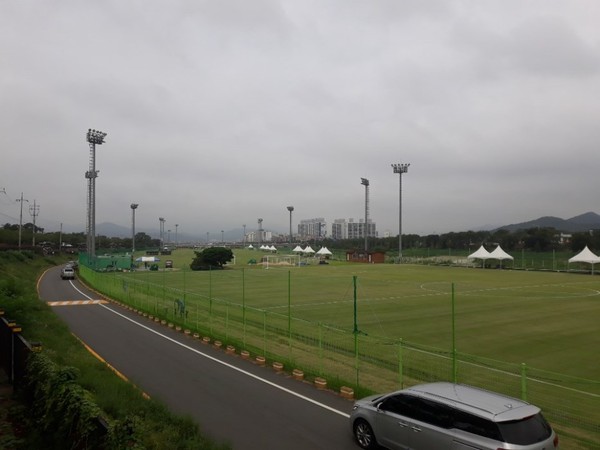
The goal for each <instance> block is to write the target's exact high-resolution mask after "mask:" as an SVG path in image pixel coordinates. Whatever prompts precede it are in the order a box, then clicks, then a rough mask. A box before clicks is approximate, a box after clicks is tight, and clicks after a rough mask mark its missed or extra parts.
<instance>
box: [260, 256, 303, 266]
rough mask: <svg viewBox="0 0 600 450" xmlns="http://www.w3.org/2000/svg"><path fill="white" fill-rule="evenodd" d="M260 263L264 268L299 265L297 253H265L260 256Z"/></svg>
mask: <svg viewBox="0 0 600 450" xmlns="http://www.w3.org/2000/svg"><path fill="white" fill-rule="evenodd" d="M262 265H263V267H264V268H265V269H268V268H269V267H285V266H299V265H300V256H299V255H265V256H263V257H262Z"/></svg>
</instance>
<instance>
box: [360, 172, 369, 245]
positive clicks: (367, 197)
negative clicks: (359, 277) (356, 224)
mask: <svg viewBox="0 0 600 450" xmlns="http://www.w3.org/2000/svg"><path fill="white" fill-rule="evenodd" d="M360 184H362V185H363V186H364V187H365V252H368V251H369V241H368V236H369V232H368V230H369V180H367V179H366V178H361V179H360Z"/></svg>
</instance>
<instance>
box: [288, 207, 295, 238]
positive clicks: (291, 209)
mask: <svg viewBox="0 0 600 450" xmlns="http://www.w3.org/2000/svg"><path fill="white" fill-rule="evenodd" d="M287 210H288V211H289V212H290V248H291V247H292V211H293V210H294V207H293V206H288V207H287Z"/></svg>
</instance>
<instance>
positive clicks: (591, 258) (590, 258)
mask: <svg viewBox="0 0 600 450" xmlns="http://www.w3.org/2000/svg"><path fill="white" fill-rule="evenodd" d="M572 262H583V263H588V264H591V265H592V275H593V274H594V264H597V263H600V258H599V257H598V256H596V255H595V254H594V252H592V251H591V250H590V249H589V248H588V247H587V245H586V246H585V248H584V249H583V250H581V251H580V252H579V253H577V254H576V255H575V256H573V257H572V258H569V264H570V263H572Z"/></svg>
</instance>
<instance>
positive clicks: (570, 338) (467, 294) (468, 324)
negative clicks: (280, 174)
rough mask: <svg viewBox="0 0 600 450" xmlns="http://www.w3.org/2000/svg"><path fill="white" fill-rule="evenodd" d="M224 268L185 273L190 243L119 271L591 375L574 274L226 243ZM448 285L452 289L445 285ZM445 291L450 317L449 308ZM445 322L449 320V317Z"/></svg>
mask: <svg viewBox="0 0 600 450" xmlns="http://www.w3.org/2000/svg"><path fill="white" fill-rule="evenodd" d="M235 255H236V259H235V264H232V265H229V266H228V268H227V269H226V270H215V271H211V272H193V271H190V270H189V263H190V262H191V260H192V257H193V252H192V251H191V250H183V249H181V250H177V251H176V252H174V254H173V255H172V256H170V257H164V258H165V259H166V258H170V259H172V260H173V261H174V263H175V269H174V270H173V271H169V270H167V271H163V270H161V271H159V272H149V271H138V272H136V273H134V274H129V275H126V274H124V275H122V276H125V277H131V276H133V277H135V278H137V279H138V280H139V279H143V280H148V282H151V283H153V284H155V285H157V286H160V285H163V286H166V287H169V288H177V289H182V290H185V292H193V293H195V294H197V295H194V296H191V295H188V296H186V302H187V307H188V308H193V302H195V301H199V302H204V301H206V299H208V298H210V297H212V298H214V299H219V300H221V301H226V302H229V303H232V304H235V305H242V304H243V305H244V306H245V307H246V308H249V309H250V308H257V309H260V310H266V311H269V312H279V313H281V314H282V315H287V314H288V308H289V311H291V315H292V317H294V318H295V319H302V320H306V321H310V322H319V323H324V324H327V325H331V326H333V327H336V328H341V329H344V330H349V331H351V330H352V329H353V325H354V319H355V315H354V298H355V296H354V287H355V284H354V277H356V299H357V300H356V306H357V310H356V320H357V324H358V327H359V329H360V330H361V332H364V333H366V334H368V335H369V336H377V337H381V338H384V339H389V340H391V341H395V340H398V339H400V338H401V339H403V340H404V341H405V342H410V343H415V344H419V345H425V346H430V347H435V348H440V349H443V350H448V351H450V350H451V349H452V342H453V323H454V330H455V333H454V337H455V342H456V348H457V350H458V351H459V352H460V353H467V354H472V355H476V356H480V357H485V358H490V359H493V360H498V361H504V362H509V363H515V364H520V363H526V364H527V365H528V366H531V367H535V368H537V369H542V370H547V371H552V372H557V373H561V374H565V375H571V376H576V377H581V378H587V379H591V380H597V379H599V378H600V358H598V357H597V352H596V351H595V350H594V349H597V348H600V333H599V332H598V331H599V325H598V324H600V278H598V277H597V276H591V275H589V274H588V275H584V274H570V273H558V272H534V271H515V270H495V269H475V268H461V267H438V266H422V265H393V264H377V265H368V264H353V263H346V262H336V261H331V262H330V264H327V265H319V264H318V261H317V260H314V259H312V258H310V259H307V260H306V261H307V262H308V265H306V266H300V267H298V266H285V265H283V266H278V265H276V264H270V265H269V268H268V269H265V268H264V267H263V266H261V265H248V264H247V262H248V261H249V260H250V259H257V260H258V261H260V257H261V256H263V254H262V253H260V252H258V251H248V250H236V251H235ZM453 288H454V296H453V295H452V291H453ZM453 298H454V315H453ZM453 319H454V322H453Z"/></svg>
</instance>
